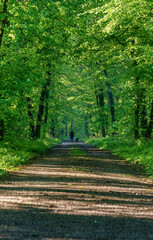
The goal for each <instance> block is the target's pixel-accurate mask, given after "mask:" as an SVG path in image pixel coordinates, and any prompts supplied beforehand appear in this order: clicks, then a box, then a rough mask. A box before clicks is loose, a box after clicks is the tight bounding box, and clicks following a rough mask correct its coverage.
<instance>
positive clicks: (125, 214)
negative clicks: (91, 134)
mask: <svg viewBox="0 0 153 240" xmlns="http://www.w3.org/2000/svg"><path fill="white" fill-rule="evenodd" d="M75 151H76V153H77V151H78V152H79V151H80V156H79V154H75ZM72 153H73V154H72ZM0 239H3V240H5V239H11V240H16V239H19V240H22V239H27V240H28V239H29V240H30V239H32V240H34V239H35V240H39V239H44V240H49V239H62V240H64V239H68V240H70V239H97V240H98V239H99V240H152V239H153V188H152V183H151V181H150V180H149V179H148V178H147V177H145V175H144V174H143V173H142V171H141V169H139V170H138V169H136V168H135V167H133V166H132V165H130V164H127V163H126V162H125V161H124V160H121V159H119V158H118V157H117V156H113V155H112V154H111V153H110V152H109V151H103V150H99V149H96V148H94V147H93V146H91V145H87V144H85V143H83V142H79V143H70V142H66V141H64V142H63V143H61V144H60V145H59V146H57V147H56V148H54V149H52V150H51V151H50V152H48V154H47V155H45V156H42V157H39V158H38V159H36V160H34V161H33V162H32V164H30V165H27V166H23V167H22V168H21V169H18V170H15V171H14V172H11V173H10V174H9V175H8V176H6V177H5V178H3V179H1V180H0Z"/></svg>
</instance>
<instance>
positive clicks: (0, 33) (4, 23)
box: [0, 0, 9, 47]
mask: <svg viewBox="0 0 153 240" xmlns="http://www.w3.org/2000/svg"><path fill="white" fill-rule="evenodd" d="M8 1H9V0H4V1H3V9H2V14H6V16H5V17H4V19H3V20H1V29H0V47H1V46H2V40H3V36H4V30H5V26H6V24H7V12H8V11H7V3H8Z"/></svg>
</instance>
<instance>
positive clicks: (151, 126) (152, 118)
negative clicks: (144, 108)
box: [147, 100, 153, 138]
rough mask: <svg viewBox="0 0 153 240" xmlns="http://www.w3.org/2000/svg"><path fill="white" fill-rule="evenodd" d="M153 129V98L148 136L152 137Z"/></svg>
mask: <svg viewBox="0 0 153 240" xmlns="http://www.w3.org/2000/svg"><path fill="white" fill-rule="evenodd" d="M152 129H153V100H152V103H151V112H150V121H149V125H148V131H147V138H151V134H152Z"/></svg>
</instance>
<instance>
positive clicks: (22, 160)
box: [0, 138, 59, 176]
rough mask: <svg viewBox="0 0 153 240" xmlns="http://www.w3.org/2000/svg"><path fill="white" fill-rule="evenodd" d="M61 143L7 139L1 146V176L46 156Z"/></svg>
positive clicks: (57, 141) (48, 140) (45, 140)
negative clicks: (45, 154) (31, 160)
mask: <svg viewBox="0 0 153 240" xmlns="http://www.w3.org/2000/svg"><path fill="white" fill-rule="evenodd" d="M58 143H59V140H58V139H54V138H46V139H44V140H32V141H30V140H28V139H22V140H21V139H6V140H5V141H2V142H1V146H0V176H3V175H5V174H6V173H7V172H8V171H10V170H12V169H14V168H15V167H17V166H20V165H22V164H27V163H29V161H30V159H32V158H34V157H36V156H38V155H42V154H44V153H45V152H46V151H47V150H48V149H50V148H52V147H54V146H55V145H56V144H58Z"/></svg>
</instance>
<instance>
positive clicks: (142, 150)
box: [86, 137, 153, 176]
mask: <svg viewBox="0 0 153 240" xmlns="http://www.w3.org/2000/svg"><path fill="white" fill-rule="evenodd" d="M86 142H87V143H90V144H94V145H95V146H96V147H98V148H100V149H105V150H110V151H112V152H113V153H114V154H115V155H118V156H119V157H121V158H123V159H126V160H127V161H130V162H133V163H136V164H140V165H142V166H143V167H144V170H145V171H146V173H147V174H148V175H151V176H153V140H149V141H145V140H137V141H135V140H130V139H123V138H112V137H108V138H97V139H91V138H90V139H88V140H86Z"/></svg>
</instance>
